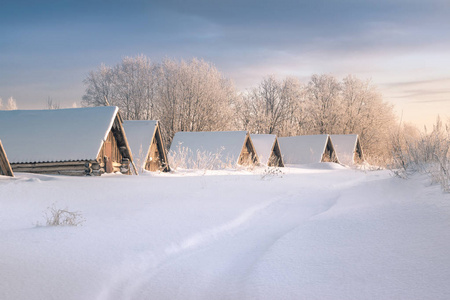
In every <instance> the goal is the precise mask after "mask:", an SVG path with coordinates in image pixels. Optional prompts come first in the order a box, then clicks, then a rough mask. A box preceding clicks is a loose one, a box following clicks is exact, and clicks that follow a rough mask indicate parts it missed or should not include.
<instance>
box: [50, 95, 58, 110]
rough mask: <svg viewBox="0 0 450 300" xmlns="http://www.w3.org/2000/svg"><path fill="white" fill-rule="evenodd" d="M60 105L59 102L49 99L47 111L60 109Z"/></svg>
mask: <svg viewBox="0 0 450 300" xmlns="http://www.w3.org/2000/svg"><path fill="white" fill-rule="evenodd" d="M59 108H60V105H59V103H57V102H53V99H52V98H50V97H48V98H47V109H59Z"/></svg>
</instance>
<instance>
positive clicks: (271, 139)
mask: <svg viewBox="0 0 450 300" xmlns="http://www.w3.org/2000/svg"><path fill="white" fill-rule="evenodd" d="M250 138H251V139H252V142H253V146H254V147H255V151H256V154H257V155H258V158H259V161H260V162H261V163H262V164H265V165H267V164H268V163H269V159H270V156H271V155H272V150H273V146H274V144H275V141H276V139H277V136H276V135H275V134H251V135H250Z"/></svg>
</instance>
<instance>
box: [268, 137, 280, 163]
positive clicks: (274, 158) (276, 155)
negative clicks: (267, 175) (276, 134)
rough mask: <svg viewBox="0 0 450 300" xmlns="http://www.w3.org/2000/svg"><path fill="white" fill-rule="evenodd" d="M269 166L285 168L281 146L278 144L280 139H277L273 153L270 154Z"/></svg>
mask: <svg viewBox="0 0 450 300" xmlns="http://www.w3.org/2000/svg"><path fill="white" fill-rule="evenodd" d="M267 165H268V166H269V167H284V163H283V158H282V156H281V150H280V145H279V144H278V139H275V142H274V143H273V147H272V152H271V154H270V158H269V161H268V163H267Z"/></svg>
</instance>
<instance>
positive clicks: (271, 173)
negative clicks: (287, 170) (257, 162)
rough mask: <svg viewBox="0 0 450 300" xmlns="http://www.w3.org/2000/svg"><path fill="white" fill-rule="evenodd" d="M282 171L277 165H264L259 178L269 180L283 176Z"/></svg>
mask: <svg viewBox="0 0 450 300" xmlns="http://www.w3.org/2000/svg"><path fill="white" fill-rule="evenodd" d="M283 174H284V173H283V171H281V169H280V168H279V167H266V168H265V169H264V171H263V173H262V174H261V180H271V179H272V178H275V177H279V178H283Z"/></svg>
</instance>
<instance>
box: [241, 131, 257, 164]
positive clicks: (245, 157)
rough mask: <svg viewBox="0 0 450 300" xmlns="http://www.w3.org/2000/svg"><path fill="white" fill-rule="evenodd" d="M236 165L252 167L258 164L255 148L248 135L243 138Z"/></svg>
mask: <svg viewBox="0 0 450 300" xmlns="http://www.w3.org/2000/svg"><path fill="white" fill-rule="evenodd" d="M238 163H239V164H241V165H252V164H256V163H258V156H257V155H256V151H255V147H254V146H253V143H252V141H251V139H250V137H249V135H248V134H247V137H246V138H245V142H244V146H243V147H242V151H241V155H240V157H239V160H238Z"/></svg>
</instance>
